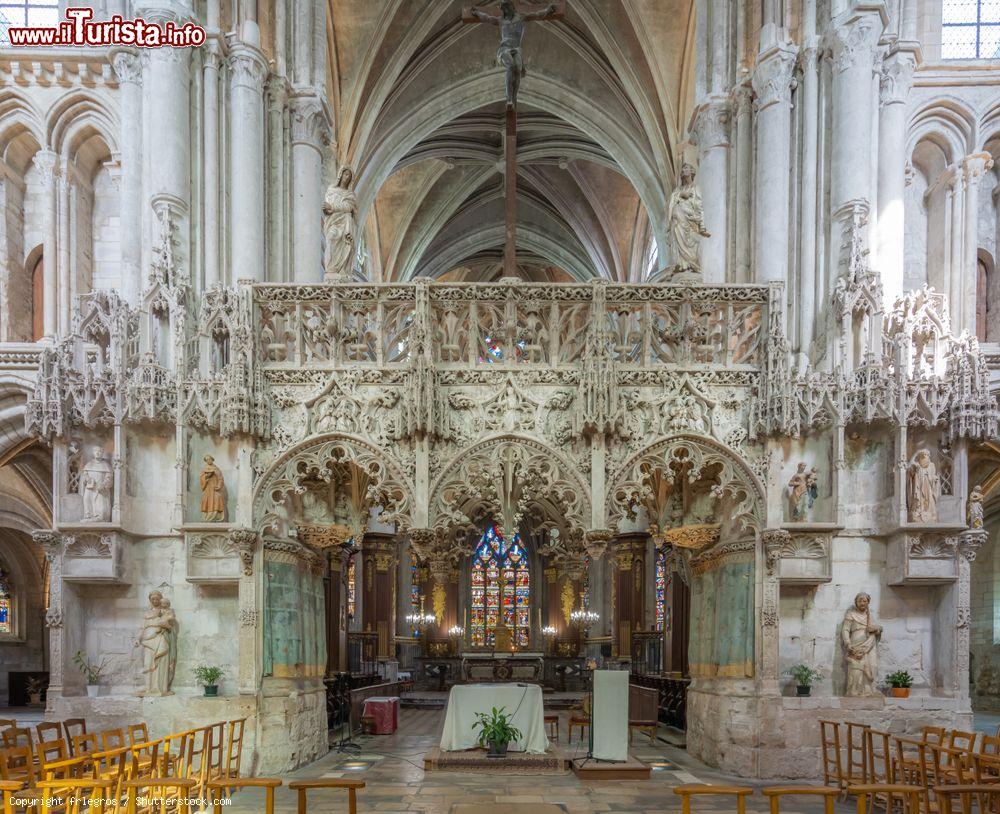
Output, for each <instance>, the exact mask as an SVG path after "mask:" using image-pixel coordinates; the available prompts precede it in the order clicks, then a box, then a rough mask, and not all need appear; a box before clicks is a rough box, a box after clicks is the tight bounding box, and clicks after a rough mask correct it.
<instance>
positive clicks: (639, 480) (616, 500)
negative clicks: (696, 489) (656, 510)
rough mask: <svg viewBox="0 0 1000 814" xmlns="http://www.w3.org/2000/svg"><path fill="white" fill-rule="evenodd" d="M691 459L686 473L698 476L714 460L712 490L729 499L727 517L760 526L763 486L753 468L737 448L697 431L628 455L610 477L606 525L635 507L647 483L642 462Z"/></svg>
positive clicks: (748, 528) (750, 528)
mask: <svg viewBox="0 0 1000 814" xmlns="http://www.w3.org/2000/svg"><path fill="white" fill-rule="evenodd" d="M672 463H676V464H690V466H691V469H690V471H689V474H688V477H689V478H697V477H698V475H699V474H700V473H701V472H703V471H705V470H706V469H707V468H710V467H714V466H719V467H720V468H719V471H718V473H717V474H718V478H719V483H718V484H717V485H716V486H714V487H713V489H712V491H713V493H714V494H716V495H717V496H718V497H719V498H724V497H728V498H730V499H731V500H732V501H733V510H732V514H731V519H732V521H733V522H734V523H735V524H737V525H739V526H742V528H743V530H744V531H745V532H752V533H753V534H754V535H755V536H757V535H759V534H760V531H761V530H762V529H763V527H764V511H765V500H766V497H765V492H764V487H763V486H762V485H761V483H760V481H759V480H758V479H757V476H756V475H754V473H753V470H751V469H750V467H749V466H748V465H747V463H746V461H744V460H743V459H742V458H741V457H740V456H739V455H738V454H736V453H735V452H733V451H732V450H731V449H729V448H728V447H726V446H724V445H723V444H720V443H719V442H718V441H716V440H714V439H712V438H709V437H707V436H702V435H694V434H688V433H683V434H680V435H671V436H669V437H667V438H661V439H660V440H659V441H656V442H654V443H653V444H650V445H649V446H648V447H646V448H645V449H643V450H641V451H640V452H638V453H636V454H635V455H633V456H632V457H631V458H630V459H629V460H628V461H626V462H625V463H624V464H623V465H622V466H621V468H619V469H618V471H617V472H615V473H614V474H613V475H612V477H611V478H610V484H611V485H610V486H609V487H608V490H607V492H606V493H605V498H606V502H605V505H606V506H607V513H608V523H607V525H608V527H609V528H613V529H614V528H617V527H618V525H619V523H620V522H621V520H622V519H623V518H624V517H628V516H630V515H632V514H633V513H634V506H635V505H636V503H638V502H639V498H640V497H641V495H642V494H643V493H644V491H645V490H646V489H648V486H647V485H646V484H645V483H644V477H643V468H644V467H645V466H646V465H652V466H667V467H669V466H670V464H672Z"/></svg>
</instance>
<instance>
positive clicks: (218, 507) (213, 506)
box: [198, 455, 226, 523]
mask: <svg viewBox="0 0 1000 814" xmlns="http://www.w3.org/2000/svg"><path fill="white" fill-rule="evenodd" d="M203 460H204V461H205V468H204V469H202V470H201V474H200V475H199V476H198V483H199V485H200V486H201V519H202V520H204V521H205V522H207V523H221V522H222V521H223V520H225V519H226V481H225V479H224V478H223V477H222V470H221V469H219V467H217V466H216V465H215V458H213V457H212V456H211V455H206V456H205V457H204V459H203Z"/></svg>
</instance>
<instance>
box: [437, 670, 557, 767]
mask: <svg viewBox="0 0 1000 814" xmlns="http://www.w3.org/2000/svg"><path fill="white" fill-rule="evenodd" d="M493 707H498V708H499V707H506V709H505V710H504V713H505V714H507V715H511V714H513V715H514V719H513V720H512V721H511V725H512V726H513V727H514V728H515V729H520V730H521V735H522V737H521V740H519V741H517V742H515V743H512V744H510V746H509V747H508V748H509V749H510V750H511V751H512V752H527V753H528V754H531V755H542V754H545V751H546V750H547V749H548V748H549V739H548V738H547V737H546V735H545V713H544V712H543V710H542V688H541V687H539V686H538V685H537V684H462V685H458V686H455V687H452V688H451V693H449V695H448V709H447V710H446V711H445V714H444V730H443V731H442V732H441V749H442V750H443V751H445V752H456V751H459V750H462V749H475V748H476V747H477V746H479V730H478V729H473V728H472V725H473V724H474V723H475V722H476V713H477V712H485V713H486V714H487V715H489V714H490V712H491V711H492V709H493Z"/></svg>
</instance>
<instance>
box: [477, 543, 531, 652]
mask: <svg viewBox="0 0 1000 814" xmlns="http://www.w3.org/2000/svg"><path fill="white" fill-rule="evenodd" d="M530 608H531V574H530V570H529V567H528V554H527V552H526V551H525V550H524V547H523V546H522V545H521V538H520V535H518V534H515V535H514V539H513V540H512V541H511V542H510V543H507V541H506V540H504V539H503V537H502V536H501V535H500V530H499V529H498V528H497V527H496V526H495V525H493V526H490V527H489V528H487V529H486V531H485V532H483V536H482V537H481V538H480V540H479V545H478V546H477V548H476V553H475V555H474V557H473V560H472V609H471V612H472V619H471V623H470V627H471V634H472V645H473V646H474V647H491V646H493V645H494V644H495V642H496V628H497V620H498V619H499V618H500V613H501V611H502V612H503V621H504V625H505V626H506V627H507V629H508V630H510V633H511V639H512V641H513V642H514V644H515V646H516V647H527V646H528V642H529V620H530V618H531V614H530Z"/></svg>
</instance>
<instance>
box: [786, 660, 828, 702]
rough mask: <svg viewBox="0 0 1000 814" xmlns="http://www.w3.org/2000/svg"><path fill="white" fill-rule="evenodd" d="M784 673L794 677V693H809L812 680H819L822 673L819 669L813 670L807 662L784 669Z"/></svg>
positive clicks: (802, 694) (804, 694)
mask: <svg viewBox="0 0 1000 814" xmlns="http://www.w3.org/2000/svg"><path fill="white" fill-rule="evenodd" d="M785 675H790V676H792V677H793V678H794V679H795V694H796V695H801V696H806V695H809V693H810V691H811V689H812V685H813V683H814V682H816V681H819V680H820V679H821V678H822V677H823V674H822V673H821V672H820V671H819V670H814V669H813V668H812V667H810V666H809V665H808V664H796V665H795V666H794V667H789V668H788V669H787V670H785Z"/></svg>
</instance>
